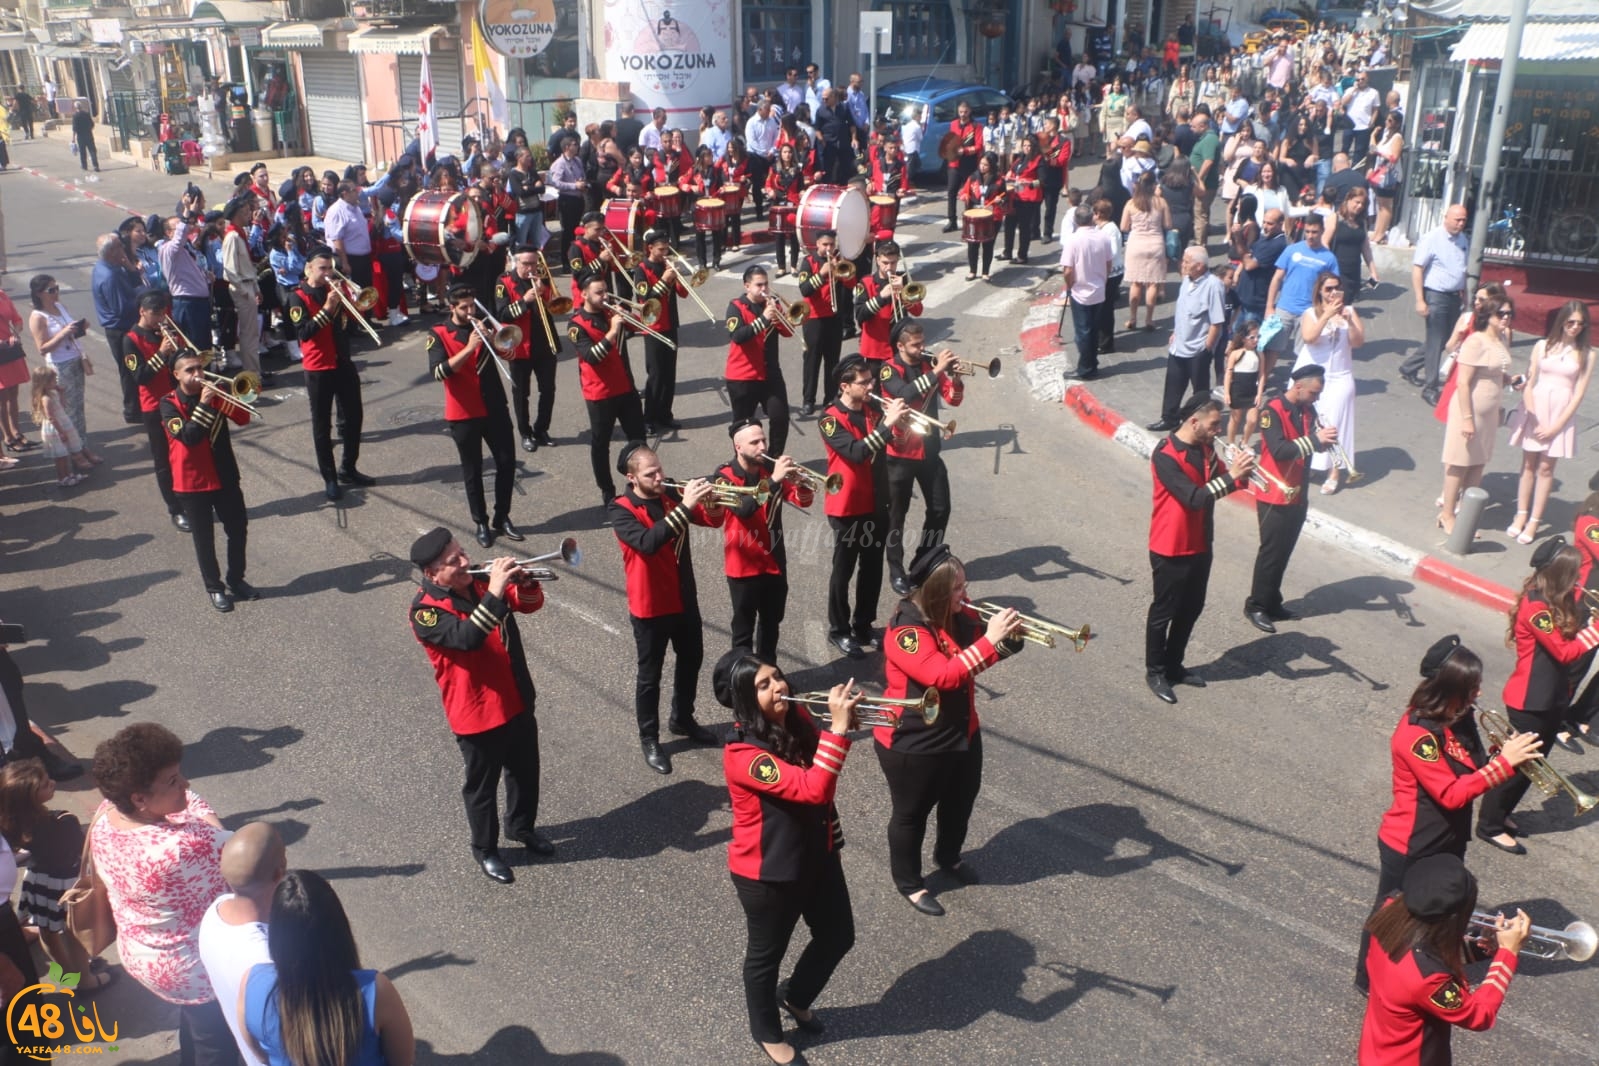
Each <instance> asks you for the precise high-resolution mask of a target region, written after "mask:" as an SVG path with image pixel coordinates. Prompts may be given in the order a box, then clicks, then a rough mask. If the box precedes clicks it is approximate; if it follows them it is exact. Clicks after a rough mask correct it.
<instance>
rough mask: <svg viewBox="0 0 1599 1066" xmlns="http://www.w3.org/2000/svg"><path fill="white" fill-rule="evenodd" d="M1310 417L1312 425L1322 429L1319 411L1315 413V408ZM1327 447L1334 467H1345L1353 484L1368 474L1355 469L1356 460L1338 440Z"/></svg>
mask: <svg viewBox="0 0 1599 1066" xmlns="http://www.w3.org/2000/svg"><path fill="white" fill-rule="evenodd" d="M1310 418H1311V421H1310V424H1311V427H1312V428H1313V429H1321V428H1322V424H1321V415H1320V414H1318V413H1315V412H1314V409H1313V410H1312V414H1311V416H1310ZM1327 449H1328V452H1329V453H1330V454H1331V455H1332V462H1333V466H1334V467H1340V466H1341V467H1343V468H1344V470H1345V471H1346V472H1347V473H1348V474H1349V483H1350V484H1351V485H1353V484H1354V483H1355V482H1357V481H1359V480H1360V479H1361V478H1363V477H1365V476H1366V475H1364V474H1362V473H1361V472H1360V471H1359V470H1356V469H1355V461H1354V460H1353V459H1351V458H1349V453H1348V452H1346V451H1344V446H1343V445H1342V444H1339V443H1338V442H1337V441H1333V442H1332V443H1331V444H1329V445H1328V446H1327Z"/></svg>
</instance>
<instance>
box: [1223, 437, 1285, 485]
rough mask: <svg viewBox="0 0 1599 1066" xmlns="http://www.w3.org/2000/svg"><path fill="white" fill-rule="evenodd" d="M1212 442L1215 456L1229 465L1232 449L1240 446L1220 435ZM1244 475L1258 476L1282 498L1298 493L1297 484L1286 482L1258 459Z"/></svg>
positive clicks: (1231, 460)
mask: <svg viewBox="0 0 1599 1066" xmlns="http://www.w3.org/2000/svg"><path fill="white" fill-rule="evenodd" d="M1214 443H1215V446H1216V458H1217V459H1218V460H1220V461H1221V464H1222V465H1223V466H1231V465H1232V462H1233V454H1234V450H1235V448H1240V447H1241V446H1239V445H1232V444H1228V443H1227V442H1226V441H1224V440H1222V439H1221V438H1220V437H1217V438H1216V440H1215V442H1214ZM1250 454H1251V455H1253V454H1254V452H1252V451H1251V452H1250ZM1245 476H1246V477H1258V478H1260V479H1261V480H1262V481H1265V482H1269V483H1270V484H1271V486H1272V487H1273V488H1275V489H1276V490H1277V491H1278V492H1280V493H1282V494H1283V499H1285V500H1292V499H1293V498H1294V497H1295V496H1297V495H1299V486H1297V485H1290V484H1288V482H1286V481H1284V480H1283V479H1282V478H1280V477H1278V476H1277V475H1276V474H1273V473H1272V472H1271V471H1270V470H1267V469H1266V468H1265V467H1263V466H1261V465H1260V461H1259V460H1258V459H1257V460H1256V462H1255V468H1254V469H1253V470H1251V471H1250V472H1249V473H1248V474H1247V475H1245Z"/></svg>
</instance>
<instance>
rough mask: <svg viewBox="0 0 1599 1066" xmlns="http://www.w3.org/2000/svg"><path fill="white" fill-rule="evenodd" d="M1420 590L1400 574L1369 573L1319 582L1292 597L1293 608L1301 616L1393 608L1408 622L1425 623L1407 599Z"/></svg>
mask: <svg viewBox="0 0 1599 1066" xmlns="http://www.w3.org/2000/svg"><path fill="white" fill-rule="evenodd" d="M1414 591H1416V586H1415V585H1412V584H1411V583H1410V582H1408V581H1401V580H1400V579H1398V578H1392V577H1382V576H1381V575H1378V574H1368V575H1364V576H1361V577H1352V578H1348V579H1347V580H1344V581H1334V582H1332V583H1331V584H1327V585H1318V586H1317V587H1316V588H1313V589H1311V590H1310V591H1309V592H1307V593H1305V594H1304V595H1303V596H1301V597H1299V599H1297V600H1292V601H1290V603H1291V605H1292V610H1293V611H1294V613H1295V614H1297V615H1299V616H1300V617H1301V618H1315V617H1318V616H1322V615H1330V614H1342V613H1343V612H1344V611H1382V612H1392V613H1393V615H1394V617H1395V618H1398V619H1399V620H1400V621H1401V622H1403V623H1405V625H1407V626H1410V627H1417V626H1420V625H1422V623H1421V622H1419V621H1417V619H1416V612H1415V611H1414V610H1413V609H1412V608H1411V606H1410V604H1409V603H1407V602H1405V595H1406V594H1407V593H1411V592H1414Z"/></svg>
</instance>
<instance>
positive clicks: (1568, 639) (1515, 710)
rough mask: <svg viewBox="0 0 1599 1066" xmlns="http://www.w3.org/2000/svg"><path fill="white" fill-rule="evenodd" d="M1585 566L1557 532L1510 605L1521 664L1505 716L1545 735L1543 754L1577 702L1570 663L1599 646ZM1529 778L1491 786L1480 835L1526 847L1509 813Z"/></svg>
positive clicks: (1517, 851) (1520, 851)
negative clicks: (1581, 579)
mask: <svg viewBox="0 0 1599 1066" xmlns="http://www.w3.org/2000/svg"><path fill="white" fill-rule="evenodd" d="M1581 570H1582V553H1581V552H1579V551H1578V550H1577V549H1576V548H1573V547H1572V546H1571V545H1569V544H1567V543H1566V538H1565V537H1550V538H1549V539H1548V540H1546V541H1544V542H1543V543H1542V544H1540V545H1538V548H1537V550H1536V551H1534V552H1533V553H1532V573H1531V574H1530V575H1528V577H1527V580H1526V581H1525V582H1523V583H1522V586H1521V595H1520V596H1518V597H1517V598H1516V605H1515V607H1514V608H1512V609H1511V611H1510V637H1509V642H1510V643H1511V644H1512V645H1513V646H1514V647H1515V649H1516V668H1515V670H1514V671H1513V672H1512V673H1511V675H1510V680H1508V681H1506V682H1505V689H1504V695H1503V699H1504V701H1505V717H1506V718H1508V719H1510V725H1511V727H1512V728H1513V729H1515V730H1516V731H1517V732H1518V733H1531V734H1533V735H1534V736H1536V737H1537V738H1538V740H1539V745H1538V753H1539V754H1540V755H1548V754H1549V751H1550V749H1551V748H1552V747H1554V742H1555V734H1556V733H1558V732H1559V731H1560V730H1561V728H1562V727H1563V726H1564V724H1565V721H1566V715H1567V713H1568V712H1569V711H1570V709H1571V697H1572V687H1573V681H1572V677H1571V672H1570V669H1569V667H1570V664H1572V663H1574V662H1576V661H1577V660H1578V659H1581V658H1582V657H1583V656H1585V655H1587V654H1588V653H1589V652H1591V651H1593V650H1594V648H1596V647H1599V625H1596V623H1595V621H1594V620H1593V619H1592V618H1591V617H1590V614H1589V611H1588V606H1587V603H1586V602H1585V600H1584V599H1583V598H1582V594H1581V592H1580V591H1579V590H1578V585H1577V577H1578V575H1579V573H1580V572H1581ZM1530 783H1531V782H1529V781H1528V779H1527V777H1526V776H1525V775H1523V774H1517V775H1515V776H1514V777H1512V778H1510V779H1508V780H1506V781H1504V782H1502V783H1500V784H1499V785H1497V786H1496V787H1495V788H1494V790H1493V791H1492V792H1489V793H1488V795H1487V797H1486V798H1485V799H1484V800H1483V801H1482V810H1481V811H1480V812H1478V815H1477V837H1478V839H1481V840H1486V841H1487V842H1488V843H1490V844H1492V845H1493V846H1494V847H1496V848H1498V849H1499V850H1500V851H1508V852H1510V853H1511V854H1512V855H1524V854H1526V851H1527V849H1526V848H1525V847H1523V846H1522V844H1521V843H1520V842H1519V841H1518V840H1516V837H1515V834H1514V833H1513V832H1512V830H1511V827H1510V825H1509V824H1507V823H1506V820H1505V819H1506V817H1507V816H1508V815H1509V814H1510V812H1511V811H1513V810H1515V809H1516V804H1518V803H1520V802H1521V797H1522V796H1524V795H1526V792H1527V786H1528V785H1529V784H1530Z"/></svg>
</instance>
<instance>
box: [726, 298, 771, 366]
mask: <svg viewBox="0 0 1599 1066" xmlns="http://www.w3.org/2000/svg"><path fill="white" fill-rule="evenodd" d="M775 299H777V297H775V296H768V297H767V298H766V300H767V304H766V305H763V306H761V307H756V306H755V305H754V304H752V303H750V300H749V297H748V296H740V297H738V298H736V299H734V300H733V301H732V302H731V303H729V304H728V305H727V336H728V344H727V370H726V371H725V373H724V375H723V376H724V377H726V378H727V380H728V381H765V380H766V379H767V376H768V375H769V374H770V373H771V372H772V370H774V369H778V363H777V338H778V332H777V327H776V326H774V325H772V320H771V319H770V318H762V317H761V316H762V313H763V312H764V311H765V310H766V309H767V306H768V305H770V303H771V301H772V300H775ZM757 319H759V320H760V325H756V320H757Z"/></svg>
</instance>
